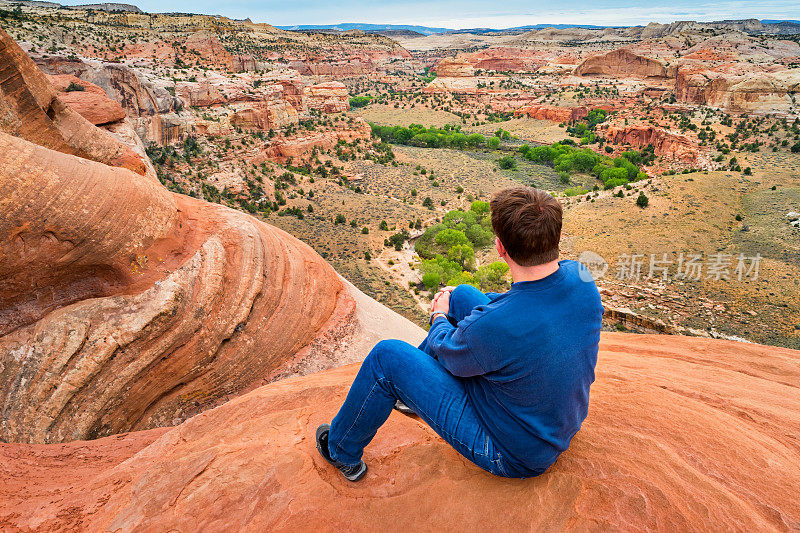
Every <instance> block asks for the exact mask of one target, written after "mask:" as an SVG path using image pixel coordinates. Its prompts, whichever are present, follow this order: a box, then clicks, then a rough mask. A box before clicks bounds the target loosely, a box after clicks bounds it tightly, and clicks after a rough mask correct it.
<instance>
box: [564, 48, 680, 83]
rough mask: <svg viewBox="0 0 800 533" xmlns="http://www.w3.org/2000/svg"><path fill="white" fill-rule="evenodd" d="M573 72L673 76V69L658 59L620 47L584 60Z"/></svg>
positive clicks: (641, 76)
mask: <svg viewBox="0 0 800 533" xmlns="http://www.w3.org/2000/svg"><path fill="white" fill-rule="evenodd" d="M575 74H576V75H577V76H590V75H595V74H600V75H604V76H614V77H622V78H626V77H640V78H667V77H674V69H672V70H670V69H668V68H667V66H666V65H665V64H664V63H663V62H661V61H660V60H657V59H653V58H649V57H645V56H642V55H639V54H635V53H633V52H631V51H630V50H626V49H625V48H620V49H619V50H612V51H611V52H607V53H605V54H602V55H599V56H593V57H590V58H588V59H586V60H584V61H583V62H582V63H581V64H580V65H578V66H577V67H576V68H575Z"/></svg>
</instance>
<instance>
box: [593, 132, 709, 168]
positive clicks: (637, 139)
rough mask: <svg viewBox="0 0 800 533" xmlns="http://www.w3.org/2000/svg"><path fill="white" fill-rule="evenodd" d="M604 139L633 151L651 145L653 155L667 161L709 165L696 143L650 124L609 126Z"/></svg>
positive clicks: (702, 165)
mask: <svg viewBox="0 0 800 533" xmlns="http://www.w3.org/2000/svg"><path fill="white" fill-rule="evenodd" d="M605 137H606V140H607V141H608V142H609V143H612V144H624V145H630V147H631V148H633V149H635V150H641V149H642V148H645V147H646V146H648V145H652V146H653V148H654V149H655V154H656V155H658V156H661V157H664V158H665V159H667V160H672V161H681V162H683V163H686V164H689V165H692V166H697V167H706V166H710V165H711V161H710V157H709V156H708V154H707V153H704V152H702V151H701V150H700V147H699V146H698V145H697V143H695V142H693V141H692V140H691V139H689V138H688V137H687V136H685V135H681V134H679V133H672V132H669V131H667V130H665V129H664V128H659V127H657V126H653V125H652V124H634V125H631V126H609V127H608V128H607V129H606V130H605Z"/></svg>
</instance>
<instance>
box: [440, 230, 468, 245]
mask: <svg viewBox="0 0 800 533" xmlns="http://www.w3.org/2000/svg"><path fill="white" fill-rule="evenodd" d="M468 243H469V239H468V238H467V236H466V235H465V234H464V232H463V231H460V230H457V229H452V228H447V229H445V230H442V231H440V232H439V233H438V234H437V235H436V244H438V245H440V246H444V247H445V248H450V247H452V246H454V245H457V244H468Z"/></svg>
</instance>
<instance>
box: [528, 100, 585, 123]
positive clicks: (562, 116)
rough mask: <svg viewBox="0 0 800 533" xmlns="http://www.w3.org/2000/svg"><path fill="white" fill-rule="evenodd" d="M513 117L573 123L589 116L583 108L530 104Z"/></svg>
mask: <svg viewBox="0 0 800 533" xmlns="http://www.w3.org/2000/svg"><path fill="white" fill-rule="evenodd" d="M514 116H518V117H520V116H527V117H530V118H535V119H538V120H551V121H553V122H574V121H576V120H581V119H583V118H586V117H587V116H589V109H587V108H586V107H585V106H578V107H559V106H553V105H546V104H531V105H528V106H524V107H522V108H520V109H518V110H516V111H515V112H514Z"/></svg>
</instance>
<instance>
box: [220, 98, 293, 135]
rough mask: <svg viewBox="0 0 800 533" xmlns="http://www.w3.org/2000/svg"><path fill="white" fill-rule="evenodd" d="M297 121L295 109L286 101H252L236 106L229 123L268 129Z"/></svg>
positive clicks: (249, 127)
mask: <svg viewBox="0 0 800 533" xmlns="http://www.w3.org/2000/svg"><path fill="white" fill-rule="evenodd" d="M298 121H299V118H298V115H297V111H296V110H295V108H294V107H292V106H291V105H290V104H289V103H288V102H285V101H277V102H253V103H250V104H245V105H240V106H237V107H236V111H235V112H234V114H233V116H232V117H231V124H232V125H234V126H238V127H240V128H245V129H260V130H269V129H273V128H282V127H284V126H288V125H289V124H297V123H298Z"/></svg>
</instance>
